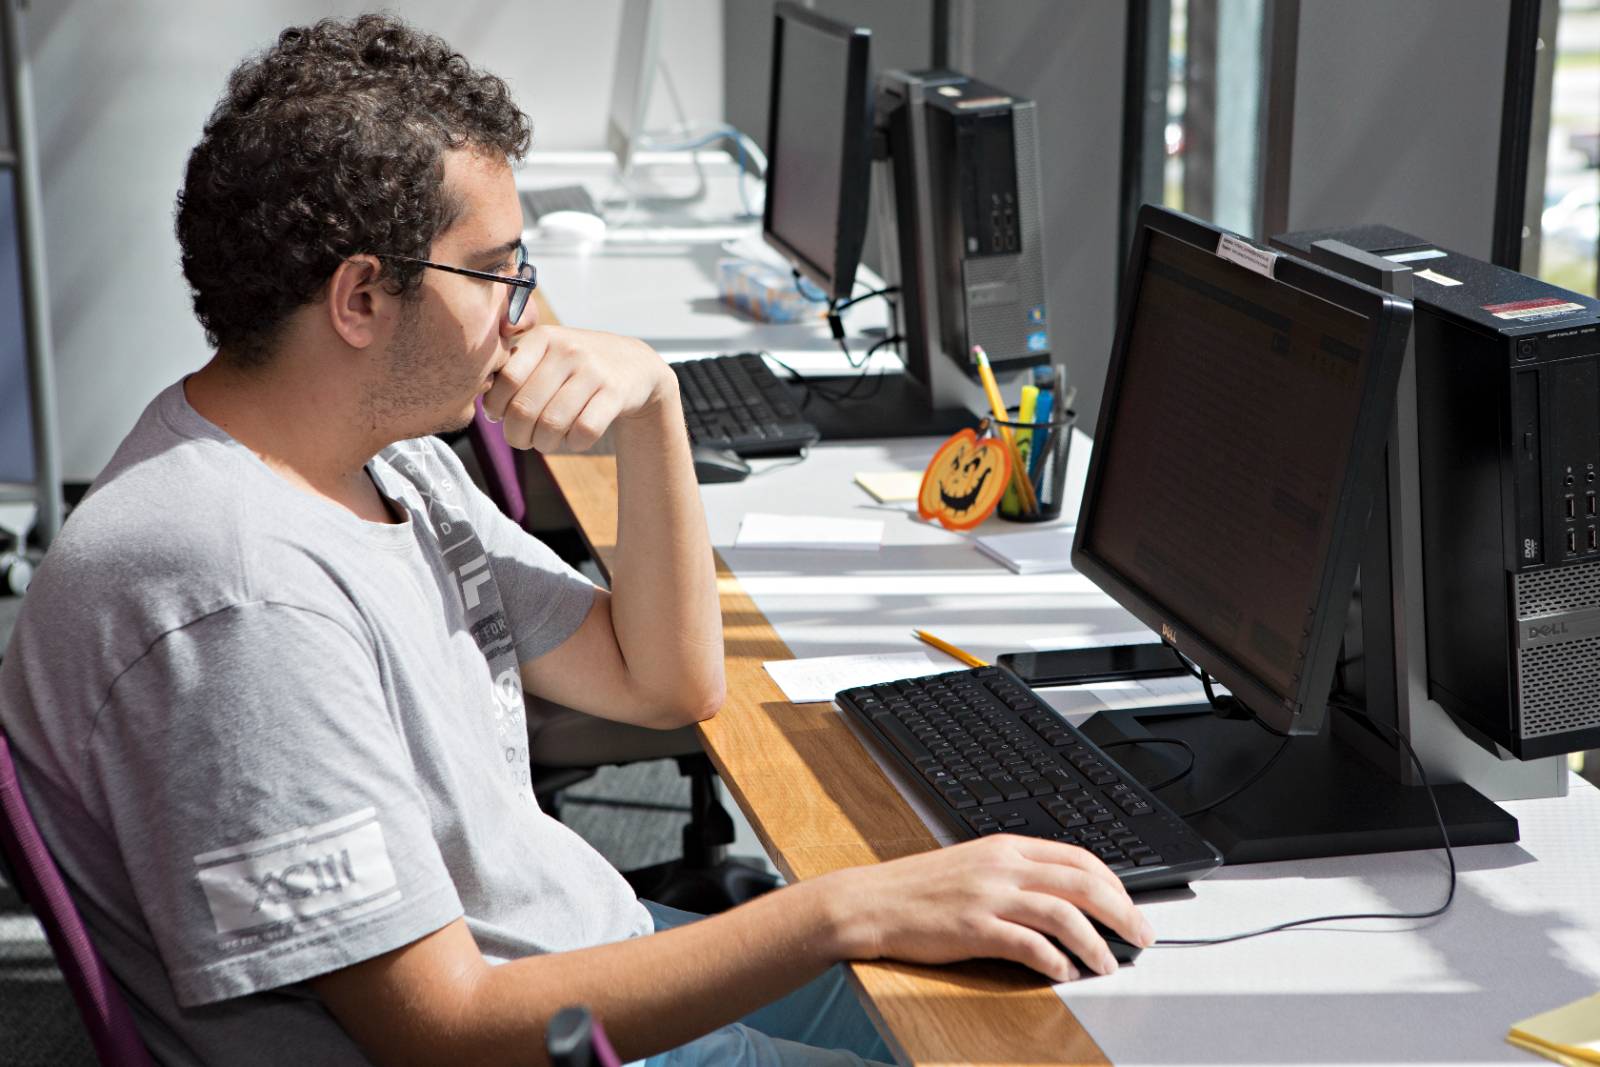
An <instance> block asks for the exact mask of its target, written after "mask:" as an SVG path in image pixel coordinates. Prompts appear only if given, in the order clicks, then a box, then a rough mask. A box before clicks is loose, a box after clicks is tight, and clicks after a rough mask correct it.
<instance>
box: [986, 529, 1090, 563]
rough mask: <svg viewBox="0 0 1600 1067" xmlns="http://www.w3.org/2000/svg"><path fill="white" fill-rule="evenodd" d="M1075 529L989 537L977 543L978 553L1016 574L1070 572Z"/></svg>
mask: <svg viewBox="0 0 1600 1067" xmlns="http://www.w3.org/2000/svg"><path fill="white" fill-rule="evenodd" d="M1076 529H1077V527H1076V526H1049V527H1046V528H1044V529H1042V530H1023V531H1021V532H1019V533H1003V534H989V535H987V536H984V537H979V538H977V539H976V541H975V543H976V544H977V546H978V551H979V552H982V553H983V554H984V555H986V556H989V557H990V558H992V559H996V560H999V561H1000V562H1001V563H1004V564H1005V565H1006V566H1007V567H1010V568H1011V569H1012V570H1014V571H1016V572H1017V573H1018V574H1048V573H1050V572H1052V571H1070V570H1071V569H1072V535H1073V531H1075V530H1076Z"/></svg>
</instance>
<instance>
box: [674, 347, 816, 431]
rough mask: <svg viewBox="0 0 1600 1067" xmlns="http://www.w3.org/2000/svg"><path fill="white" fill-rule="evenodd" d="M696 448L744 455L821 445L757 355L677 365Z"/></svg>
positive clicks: (684, 405) (742, 354)
mask: <svg viewBox="0 0 1600 1067" xmlns="http://www.w3.org/2000/svg"><path fill="white" fill-rule="evenodd" d="M672 369H673V370H674V371H675V372H676V373H677V375H678V388H679V389H681V390H682V391H683V414H684V419H685V421H687V422H688V424H689V437H690V439H691V440H692V441H694V443H695V444H698V445H709V446H711V447H712V448H727V449H731V450H732V451H734V452H737V453H739V454H740V455H741V456H770V455H781V454H784V453H793V452H799V451H800V450H801V449H803V448H809V447H810V446H811V445H814V444H816V443H817V438H818V437H820V436H821V435H820V434H818V433H817V428H816V427H815V426H813V425H811V423H809V422H807V421H806V420H805V418H803V417H802V416H801V414H800V405H799V404H798V403H797V402H796V401H795V398H794V395H793V394H792V393H791V392H790V391H789V386H788V385H786V384H784V382H783V381H782V380H780V379H779V378H778V376H777V375H776V374H774V373H772V369H771V368H770V367H768V366H767V361H766V360H764V359H762V358H761V357H760V356H759V355H756V354H755V353H754V352H741V353H739V354H738V355H730V356H710V357H707V358H706V359H689V360H684V361H683V362H681V363H674V364H672Z"/></svg>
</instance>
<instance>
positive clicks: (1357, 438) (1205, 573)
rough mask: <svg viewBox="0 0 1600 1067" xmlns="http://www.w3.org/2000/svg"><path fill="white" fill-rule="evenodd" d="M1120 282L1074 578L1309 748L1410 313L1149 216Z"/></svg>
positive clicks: (1288, 259)
mask: <svg viewBox="0 0 1600 1067" xmlns="http://www.w3.org/2000/svg"><path fill="white" fill-rule="evenodd" d="M1230 251H1232V252H1233V254H1232V255H1230V254H1229V253H1230ZM1242 262H1249V264H1250V265H1241V263H1242ZM1127 278H1128V281H1129V287H1128V291H1127V297H1126V303H1125V306H1124V310H1123V314H1122V320H1121V323H1120V327H1119V329H1118V332H1117V339H1116V346H1115V351H1114V352H1113V354H1112V357H1111V365H1110V370H1109V373H1108V375H1107V378H1106V391H1105V394H1104V398H1103V402H1102V405H1101V409H1100V421H1099V423H1098V426H1099V431H1098V433H1097V435H1096V443H1095V449H1094V454H1093V456H1092V459H1091V462H1090V470H1089V478H1088V482H1087V483H1086V487H1085V491H1084V499H1083V509H1082V512H1081V513H1080V516H1079V521H1078V530H1077V535H1076V541H1075V544H1074V546H1073V561H1074V563H1075V564H1076V565H1077V566H1078V568H1079V570H1081V571H1082V572H1083V573H1084V574H1085V575H1087V576H1089V577H1090V578H1091V579H1093V580H1094V581H1095V582H1096V583H1097V584H1098V585H1100V586H1101V588H1103V589H1105V590H1106V591H1107V592H1108V593H1109V594H1110V595H1111V596H1112V598H1113V599H1115V600H1116V601H1117V602H1118V603H1120V604H1122V605H1123V606H1124V607H1126V608H1127V609H1128V610H1129V611H1131V612H1133V614H1135V615H1136V616H1138V617H1139V619H1140V620H1141V621H1143V622H1144V623H1145V624H1146V625H1148V626H1150V628H1151V629H1153V630H1156V631H1157V632H1159V633H1161V634H1162V635H1163V636H1164V637H1165V638H1166V639H1167V640H1168V641H1169V642H1170V643H1172V644H1174V645H1176V646H1177V648H1178V649H1179V650H1180V651H1181V652H1184V653H1185V654H1186V655H1188V656H1189V657H1190V658H1191V659H1193V660H1195V661H1196V662H1198V663H1200V664H1201V665H1202V666H1204V667H1205V668H1206V669H1207V670H1209V671H1210V672H1211V674H1212V675H1214V676H1215V677H1216V678H1217V679H1218V680H1220V681H1221V682H1222V683H1223V684H1224V685H1226V686H1227V687H1228V689H1229V690H1230V691H1231V692H1232V693H1233V694H1234V695H1235V696H1236V697H1237V698H1238V699H1239V700H1240V701H1242V702H1243V703H1244V704H1245V705H1246V706H1247V707H1249V708H1250V709H1251V710H1252V711H1254V712H1255V713H1256V714H1257V715H1259V716H1260V717H1261V718H1262V719H1263V720H1264V721H1265V722H1267V723H1268V724H1269V725H1271V726H1273V727H1275V728H1276V729H1279V730H1282V731H1285V732H1288V733H1315V732H1316V731H1317V730H1318V729H1319V728H1320V727H1321V725H1322V719H1323V712H1324V708H1325V705H1326V702H1327V697H1328V689H1329V686H1330V684H1331V683H1332V681H1333V669H1334V663H1335V661H1336V659H1337V657H1338V652H1339V643H1340V640H1341V638H1342V635H1343V625H1344V614H1345V608H1346V607H1347V605H1348V603H1349V599H1350V593H1351V589H1352V587H1353V586H1354V583H1355V577H1356V569H1357V566H1358V563H1359V560H1360V550H1361V546H1362V541H1363V538H1364V536H1365V534H1366V527H1367V518H1368V515H1369V513H1370V511H1371V506H1372V500H1373V496H1374V492H1375V491H1376V487H1377V486H1378V485H1379V484H1380V482H1381V477H1382V464H1381V460H1382V455H1383V448H1384V443H1385V440H1386V437H1387V434H1388V429H1389V420H1390V417H1391V416H1392V414H1393V411H1394V396H1395V390H1396V386H1397V383H1398V381H1399V375H1400V364H1401V360H1402V358H1403V356H1404V354H1405V343H1406V336H1407V333H1408V330H1409V328H1410V322H1411V306H1410V303H1409V302H1407V301H1404V300H1399V299H1397V298H1395V297H1392V296H1388V295H1386V294H1384V293H1381V292H1379V291H1378V290H1376V289H1372V288H1369V287H1367V286H1365V285H1361V284H1359V283H1357V282H1354V281H1351V280H1349V279H1347V278H1344V277H1341V276H1338V275H1335V274H1332V273H1330V272H1328V271H1326V270H1323V269H1322V268H1320V267H1314V266H1312V265H1310V264H1309V263H1306V262H1304V261H1302V260H1299V259H1296V258H1294V257H1292V256H1289V255H1285V254H1281V253H1274V252H1266V251H1261V250H1258V249H1255V248H1253V246H1251V245H1249V244H1248V243H1247V242H1244V241H1242V240H1241V239H1239V238H1235V237H1233V236H1232V235H1230V234H1226V233H1224V232H1223V231H1221V230H1218V229H1217V228H1215V227H1213V226H1209V225H1207V224H1205V223H1202V222H1200V221H1198V220H1196V219H1192V218H1189V217H1187V216H1184V215H1180V214H1178V213H1176V212H1170V211H1166V210H1163V209H1160V208H1154V207H1150V206H1146V208H1145V209H1144V210H1143V212H1142V213H1141V214H1140V218H1139V233H1138V237H1137V240H1136V242H1135V247H1134V250H1133V259H1132V261H1131V265H1130V267H1129V271H1128V275H1127Z"/></svg>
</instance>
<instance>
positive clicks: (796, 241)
mask: <svg viewBox="0 0 1600 1067" xmlns="http://www.w3.org/2000/svg"><path fill="white" fill-rule="evenodd" d="M870 41H871V31H870V30H867V29H864V28H862V27H858V26H850V25H847V24H845V23H842V22H835V21H834V20H832V19H828V18H824V17H822V16H821V15H818V14H816V13H815V12H813V11H809V10H807V9H806V8H803V7H800V6H799V5H798V4H792V3H781V4H779V5H778V7H777V15H776V17H775V18H774V20H773V38H772V93H771V96H770V98H769V101H770V113H769V116H768V120H767V123H768V124H767V204H766V209H765V214H764V216H763V218H762V224H761V232H762V235H763V236H764V237H765V238H766V240H767V243H768V244H770V245H772V246H773V247H774V248H776V249H778V250H779V251H780V252H782V253H783V254H784V255H785V256H787V257H788V258H789V260H790V261H791V262H792V263H793V264H794V265H795V267H796V269H798V270H799V271H800V273H802V274H803V275H805V276H806V277H807V278H809V279H810V280H811V281H812V282H814V283H816V285H818V286H819V287H820V288H821V289H822V291H823V293H824V294H826V295H827V296H828V297H829V298H830V299H834V300H843V299H845V298H847V297H848V296H849V295H850V290H851V287H852V286H853V285H854V284H855V276H856V267H857V266H858V265H859V264H860V261H861V247H862V245H863V243H865V241H866V234H867V202H868V195H869V192H870V188H871V165H872V151H871V145H872V92H871V70H870V68H869V65H868V55H867V52H868V45H869V42H870Z"/></svg>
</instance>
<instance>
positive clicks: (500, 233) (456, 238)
mask: <svg viewBox="0 0 1600 1067" xmlns="http://www.w3.org/2000/svg"><path fill="white" fill-rule="evenodd" d="M444 187H445V190H446V193H447V194H449V195H452V196H454V197H455V199H456V202H457V203H458V204H460V205H461V212H460V215H459V216H458V217H457V219H456V221H455V222H454V223H453V224H452V225H451V226H450V227H449V228H448V229H447V230H445V231H444V232H443V233H441V234H440V235H439V236H438V237H436V238H435V239H434V242H433V247H432V248H431V249H430V250H429V252H428V256H427V258H428V259H430V260H432V261H433V262H435V263H445V264H448V265H450V266H454V267H466V268H468V269H471V270H481V271H489V272H490V273H494V274H504V275H507V276H510V275H512V274H514V273H515V272H514V269H513V261H514V256H515V248H516V245H517V242H518V241H519V240H520V239H521V236H522V205H521V203H520V201H519V200H518V199H517V190H516V185H515V182H514V181H513V180H512V176H511V168H510V167H509V166H508V165H507V164H506V163H505V161H504V160H499V159H492V158H489V157H488V156H486V155H483V154H480V153H477V152H473V151H470V150H466V149H462V150H457V151H451V152H447V153H446V155H445V166H444ZM510 296H511V287H510V286H507V285H500V284H498V283H496V282H492V281H488V280H486V279H482V278H469V277H465V276H463V275H459V274H452V273H450V272H449V271H441V270H427V269H425V270H424V271H423V275H422V285H421V287H420V288H419V289H418V290H416V291H415V292H414V293H412V294H411V296H410V298H408V300H407V301H406V302H405V303H404V305H403V306H402V309H401V313H400V318H399V321H398V322H397V323H396V324H395V327H394V330H393V333H392V334H391V337H390V341H389V344H388V346H387V349H386V352H385V356H384V358H385V360H386V362H385V363H384V364H383V365H382V367H381V368H380V370H379V371H378V373H377V375H376V377H375V378H374V380H373V382H372V384H371V386H370V387H369V388H368V390H367V393H366V397H365V404H364V407H365V409H366V412H367V416H368V419H369V420H370V423H371V425H372V426H373V427H374V428H375V429H379V428H381V429H383V430H384V431H385V432H386V434H387V433H393V434H396V435H397V438H396V439H399V438H401V437H419V436H422V435H425V434H430V433H438V432H442V431H445V430H459V429H461V428H462V427H463V426H466V425H467V424H468V423H469V422H471V421H472V414H473V402H474V400H475V399H476V398H477V397H478V396H480V395H482V394H483V393H485V392H487V391H488V389H489V386H490V384H492V382H493V379H494V374H495V372H496V371H498V370H499V369H500V368H501V366H503V365H504V364H505V361H506V360H507V359H508V358H509V357H510V354H511V350H512V347H513V346H514V345H515V344H516V340H517V338H518V337H519V336H520V335H521V334H522V332H523V331H524V330H527V329H528V328H529V327H531V326H533V325H534V324H535V323H536V322H537V321H538V313H537V311H536V310H535V308H536V305H535V304H534V303H533V302H532V301H530V302H529V303H528V306H527V307H526V308H525V309H523V312H522V319H521V321H520V322H519V323H517V325H515V326H513V325H511V324H510V323H508V322H507V321H506V305H507V302H508V301H509V299H510Z"/></svg>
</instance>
